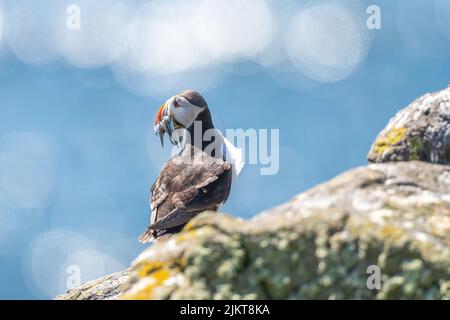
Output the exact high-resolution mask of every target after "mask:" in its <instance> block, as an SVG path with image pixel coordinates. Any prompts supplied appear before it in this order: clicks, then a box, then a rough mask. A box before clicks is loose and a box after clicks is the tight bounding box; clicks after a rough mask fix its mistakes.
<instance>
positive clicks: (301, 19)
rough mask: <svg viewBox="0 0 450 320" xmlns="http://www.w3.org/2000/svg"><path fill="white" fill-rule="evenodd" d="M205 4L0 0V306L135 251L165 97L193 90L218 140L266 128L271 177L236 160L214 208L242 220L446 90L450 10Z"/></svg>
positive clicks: (344, 160)
mask: <svg viewBox="0 0 450 320" xmlns="http://www.w3.org/2000/svg"><path fill="white" fill-rule="evenodd" d="M70 4H76V5H79V7H80V8H81V11H80V12H81V29H80V30H78V33H76V34H75V35H74V33H73V31H74V30H69V31H67V26H66V27H64V26H63V25H62V24H60V23H61V22H60V19H63V20H62V21H66V19H67V14H68V11H67V10H66V9H67V6H68V5H70ZM113 4H114V5H113ZM372 4H375V5H378V6H379V8H380V9H381V29H379V30H378V29H375V30H370V29H368V28H367V26H366V19H367V18H368V16H369V14H367V12H366V9H367V7H368V6H369V5H372ZM216 5H217V6H218V7H219V9H220V10H216V9H214V8H211V6H209V7H208V5H205V4H204V3H202V1H194V2H186V1H164V4H163V2H161V1H137V0H136V1H128V2H119V1H109V2H108V1H104V0H98V1H76V0H73V1H44V0H39V1H31V0H29V1H23V0H21V1H19V0H17V1H0V13H1V14H0V15H1V17H2V18H0V34H1V36H0V298H2V299H36V298H38V299H45V298H52V297H53V296H54V295H55V294H57V293H62V292H64V291H65V290H66V289H67V287H68V286H69V283H68V278H69V276H70V271H69V269H68V266H71V265H76V266H79V268H80V270H81V281H86V280H89V279H93V278H96V277H99V276H102V275H105V274H107V273H111V272H114V271H119V270H122V269H124V268H126V267H127V266H128V265H129V264H130V262H131V261H132V260H133V259H134V258H135V257H136V256H137V254H138V253H139V252H140V251H142V250H143V249H144V248H145V246H143V245H141V244H139V243H138V242H137V240H136V239H137V237H138V235H139V234H140V233H141V232H142V231H143V230H144V228H145V226H146V225H147V222H148V218H149V205H148V198H149V190H150V186H151V184H152V183H153V181H154V180H155V178H156V176H157V175H158V173H159V170H160V167H161V166H162V164H163V163H164V162H165V160H166V159H167V157H168V156H169V153H168V150H163V149H161V147H160V145H159V139H158V137H157V136H155V135H154V134H153V131H152V124H153V119H154V116H155V114H156V111H157V108H158V106H160V105H161V104H162V103H163V102H164V101H165V100H166V99H167V98H168V97H170V96H172V95H173V94H175V93H177V92H178V91H179V90H180V89H186V88H192V89H198V90H199V91H201V92H202V93H203V95H204V97H205V98H206V100H207V101H208V103H209V105H210V108H211V109H212V113H213V118H214V121H215V124H216V127H218V128H219V129H221V130H225V129H226V128H243V129H248V128H255V129H260V128H266V129H271V128H279V129H280V170H279V172H278V173H277V174H276V175H272V176H262V175H260V171H259V169H260V168H259V167H260V166H259V165H247V166H246V167H245V168H244V170H243V172H242V174H241V176H240V177H239V180H238V181H237V183H236V185H234V187H233V190H232V193H231V196H230V198H229V201H228V202H227V203H226V205H225V207H224V208H223V210H222V211H224V212H229V213H231V214H233V215H236V216H240V217H251V216H252V215H254V214H256V213H258V212H260V211H262V210H264V209H266V208H269V207H272V206H276V205H278V204H280V203H283V202H285V201H287V200H289V199H290V198H291V197H292V196H294V195H295V194H297V193H300V192H302V191H304V190H306V189H308V188H310V187H312V186H314V185H316V184H317V183H320V182H323V181H326V180H328V179H330V178H332V177H334V176H336V175H337V174H339V173H341V172H343V171H344V170H347V169H350V168H352V167H355V166H359V165H364V164H365V163H366V154H367V151H368V149H369V148H370V145H371V143H372V142H373V140H374V138H375V136H376V135H377V133H378V132H379V131H380V130H381V129H382V128H383V127H384V126H385V124H386V123H387V121H388V120H389V118H390V117H392V116H393V115H394V114H395V113H396V112H397V111H398V110H400V109H401V108H403V107H404V106H406V105H408V104H409V103H410V102H411V101H412V100H414V99H415V98H417V97H418V96H420V95H422V94H424V93H426V92H430V91H436V90H440V89H442V88H445V87H446V86H447V85H448V84H449V82H450V79H449V71H450V60H449V56H450V55H449V54H450V25H449V24H448V21H450V4H449V2H448V1H444V0H442V1H440V0H437V1H337V2H336V1H334V2H330V1H314V2H312V3H311V2H306V1H277V2H275V1H256V0H255V1H250V2H247V3H246V4H245V3H244V4H243V3H242V1H230V2H229V3H228V4H224V2H223V1H218V2H217V3H216V4H215V5H214V6H216ZM143 6H144V7H143ZM195 6H198V7H195ZM224 6H225V7H224ZM227 6H228V7H227ZM192 7H194V8H195V9H196V10H194V11H195V12H194V11H192ZM61 8H63V9H61ZM223 8H225V9H227V10H228V11H227V10H222V9H223ZM233 10H234V11H233ZM71 12H73V11H69V15H70V13H71ZM174 12H175V13H174ZM224 12H225V13H224ZM201 14H204V15H206V16H208V15H209V16H210V17H212V18H211V19H210V20H211V21H208V19H206V22H204V23H212V24H211V25H206V26H205V25H196V23H197V22H198V21H199V19H200V18H199V17H201ZM83 19H86V20H83ZM186 19H193V20H192V21H194V27H192V28H193V29H192V30H194V31H192V33H189V32H191V31H189V30H188V29H189V28H188V27H186ZM221 19H222V20H221ZM247 19H248V20H247ZM200 20H201V19H200ZM124 21H125V23H127V26H124V25H123V24H121V23H123V22H124ZM136 21H137V22H136ZM161 21H165V22H164V23H167V25H165V24H160V23H159V22H161ZM167 21H168V22H167ZM179 21H183V24H182V25H180V24H179ZM249 21H250V22H249ZM133 22H135V24H134V25H132V26H131V27H130V26H128V24H129V23H131V24H133ZM157 22H158V23H157ZM240 23H241V24H240ZM58 24H59V25H58ZM153 24H158V26H157V27H155V26H154V25H153ZM308 26H310V27H311V28H308ZM58 28H60V29H61V30H63V31H61V30H60V29H58ZM159 28H161V29H159ZM233 28H234V29H233ZM123 29H126V30H127V32H125V33H124V34H122V33H121V32H120V30H123ZM55 30H56V32H55ZM130 30H131V31H130ZM186 30H187V31H186ZM205 30H206V33H205ZM75 31H76V30H75ZM209 33H211V34H212V35H210V34H209ZM122 37H123V38H122ZM192 37H195V39H196V41H193V40H192ZM195 46H196V47H195Z"/></svg>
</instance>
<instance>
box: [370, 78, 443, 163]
mask: <svg viewBox="0 0 450 320" xmlns="http://www.w3.org/2000/svg"><path fill="white" fill-rule="evenodd" d="M368 160H369V161H370V162H389V161H408V160H421V161H427V162H432V163H443V164H450V86H449V87H448V88H447V89H444V90H442V91H439V92H436V93H428V94H426V95H424V96H422V97H420V98H419V99H417V100H416V101H414V102H413V103H411V104H410V105H409V106H408V107H406V108H405V109H403V110H401V111H400V112H398V113H397V114H396V115H395V116H394V118H392V119H391V120H390V121H389V123H388V125H387V127H386V128H385V129H384V130H383V131H381V133H380V134H379V135H378V137H377V138H376V140H375V142H374V144H373V145H372V147H371V149H370V151H369V154H368Z"/></svg>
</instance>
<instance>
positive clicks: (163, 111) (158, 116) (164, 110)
mask: <svg viewBox="0 0 450 320" xmlns="http://www.w3.org/2000/svg"><path fill="white" fill-rule="evenodd" d="M165 114H167V103H164V104H163V105H162V106H161V107H159V111H158V113H157V114H156V118H155V123H154V126H156V125H157V124H158V123H160V122H161V120H162V118H163V116H164V115H165Z"/></svg>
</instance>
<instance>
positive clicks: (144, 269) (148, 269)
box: [138, 261, 165, 277]
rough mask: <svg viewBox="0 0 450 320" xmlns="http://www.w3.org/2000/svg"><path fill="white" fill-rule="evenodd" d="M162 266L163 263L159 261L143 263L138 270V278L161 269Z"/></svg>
mask: <svg viewBox="0 0 450 320" xmlns="http://www.w3.org/2000/svg"><path fill="white" fill-rule="evenodd" d="M164 266H165V263H164V262H161V261H153V262H145V263H143V264H142V265H141V266H140V268H139V269H138V275H139V277H145V276H147V275H148V274H150V273H152V272H154V271H155V270H158V269H161V268H163V267H164Z"/></svg>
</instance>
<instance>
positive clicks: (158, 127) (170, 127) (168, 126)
mask: <svg viewBox="0 0 450 320" xmlns="http://www.w3.org/2000/svg"><path fill="white" fill-rule="evenodd" d="M180 127H181V126H180V125H179V124H178V123H177V121H176V120H175V118H174V117H173V115H172V114H171V112H170V111H169V108H168V107H167V102H166V103H164V104H163V105H162V106H161V107H160V108H159V111H158V113H157V115H156V118H155V122H154V127H153V130H154V131H155V133H156V134H157V135H159V139H160V140H161V146H162V147H163V148H164V134H165V133H167V134H168V135H169V140H170V142H171V143H172V144H174V145H177V144H178V142H177V141H176V140H173V139H172V133H173V132H174V131H175V129H178V128H180Z"/></svg>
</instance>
